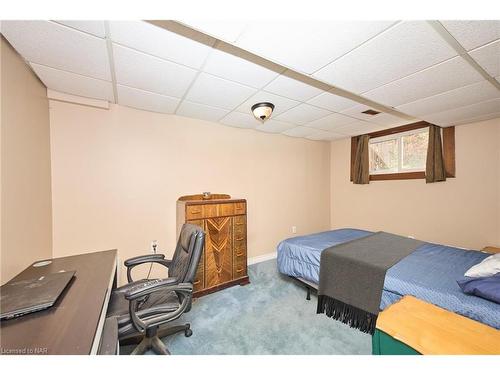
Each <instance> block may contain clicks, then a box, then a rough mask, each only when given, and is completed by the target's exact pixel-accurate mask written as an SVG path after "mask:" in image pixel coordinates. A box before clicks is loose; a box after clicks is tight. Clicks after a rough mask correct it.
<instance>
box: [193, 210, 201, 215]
mask: <svg viewBox="0 0 500 375" xmlns="http://www.w3.org/2000/svg"><path fill="white" fill-rule="evenodd" d="M191 213H192V214H201V210H196V211H195V210H191Z"/></svg>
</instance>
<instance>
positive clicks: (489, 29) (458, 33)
mask: <svg viewBox="0 0 500 375" xmlns="http://www.w3.org/2000/svg"><path fill="white" fill-rule="evenodd" d="M441 23H442V24H443V26H444V27H445V28H446V29H447V30H448V31H449V32H450V34H451V35H453V37H454V38H455V39H456V40H457V41H458V42H459V43H460V44H461V45H462V47H464V48H465V49H466V50H467V51H470V50H471V49H474V48H476V47H479V46H482V45H484V44H486V43H489V42H492V41H494V40H496V39H499V38H500V21H498V20H490V21H479V20H475V21H441Z"/></svg>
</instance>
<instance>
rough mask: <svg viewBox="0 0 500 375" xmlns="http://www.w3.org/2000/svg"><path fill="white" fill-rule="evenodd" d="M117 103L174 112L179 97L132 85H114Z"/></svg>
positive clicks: (161, 111) (162, 111)
mask: <svg viewBox="0 0 500 375" xmlns="http://www.w3.org/2000/svg"><path fill="white" fill-rule="evenodd" d="M116 88H117V92H118V104H120V105H125V106H128V107H133V108H138V109H144V110H146V111H152V112H160V113H174V111H175V108H177V105H178V104H179V102H180V99H177V98H172V97H170V96H166V95H160V94H156V93H153V92H148V91H144V90H139V89H136V88H133V87H127V86H122V85H116Z"/></svg>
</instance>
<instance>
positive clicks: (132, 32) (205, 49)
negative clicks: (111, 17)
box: [109, 21, 214, 69]
mask: <svg viewBox="0 0 500 375" xmlns="http://www.w3.org/2000/svg"><path fill="white" fill-rule="evenodd" d="M109 28H110V34H111V40H113V42H116V43H119V44H121V45H124V46H127V47H131V48H134V49H137V50H138V51H142V52H144V53H147V54H150V55H154V56H157V57H160V58H162V59H165V60H169V61H173V62H175V63H178V64H182V65H186V66H189V67H191V68H196V69H199V68H200V67H201V65H202V64H203V62H204V61H205V59H206V58H207V56H208V54H209V53H210V51H211V46H212V45H213V43H214V40H213V38H210V37H205V38H204V39H201V40H199V41H198V40H193V39H191V38H187V37H185V36H182V35H180V34H177V33H175V32H173V31H169V30H166V29H164V28H161V27H158V26H155V25H152V24H150V23H148V22H143V21H111V22H110V23H109Z"/></svg>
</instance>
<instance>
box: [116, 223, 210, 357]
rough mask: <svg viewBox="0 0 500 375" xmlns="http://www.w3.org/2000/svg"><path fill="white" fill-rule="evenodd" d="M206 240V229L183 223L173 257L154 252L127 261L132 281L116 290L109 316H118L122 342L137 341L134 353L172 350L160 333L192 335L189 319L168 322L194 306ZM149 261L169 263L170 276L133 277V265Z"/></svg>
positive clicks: (130, 342)
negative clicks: (195, 283)
mask: <svg viewBox="0 0 500 375" xmlns="http://www.w3.org/2000/svg"><path fill="white" fill-rule="evenodd" d="M204 243H205V233H204V232H203V230H202V229H201V228H200V227H198V226H196V225H192V224H184V225H183V226H182V230H181V233H180V236H179V240H178V242H177V247H176V249H175V253H174V256H173V257H172V260H167V259H165V256H164V255H163V254H151V255H142V256H138V257H135V258H131V259H128V260H126V261H125V266H126V267H127V279H128V281H129V284H127V285H124V286H122V287H120V288H117V289H115V290H114V291H113V293H112V295H111V299H110V303H109V306H108V314H107V316H108V317H111V316H116V317H117V321H118V337H119V339H120V343H122V344H132V343H138V346H137V347H136V348H135V349H134V351H133V352H132V353H131V354H143V353H144V352H145V351H147V350H149V349H153V350H154V351H155V352H156V353H157V354H170V352H169V351H168V350H167V348H166V347H165V345H164V344H163V342H162V341H161V340H160V338H161V337H165V336H169V335H172V334H174V333H177V332H181V331H184V334H185V336H186V337H189V336H191V335H192V333H193V332H192V331H191V327H190V325H189V323H186V324H183V325H178V326H174V327H171V326H168V325H166V324H167V323H169V322H171V321H173V320H176V319H178V318H179V317H180V316H181V315H182V314H184V313H185V312H188V311H189V310H190V309H191V301H192V296H193V280H194V277H195V274H196V269H197V268H198V263H199V261H200V257H201V254H202V251H203V245H204ZM150 262H153V263H158V264H161V265H162V266H165V267H167V268H168V278H166V279H154V280H147V279H143V280H139V281H134V280H132V273H131V271H132V269H133V268H134V267H136V266H138V265H139V264H144V263H150Z"/></svg>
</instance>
